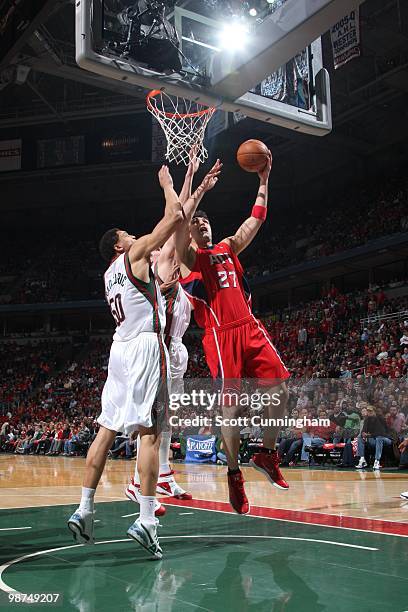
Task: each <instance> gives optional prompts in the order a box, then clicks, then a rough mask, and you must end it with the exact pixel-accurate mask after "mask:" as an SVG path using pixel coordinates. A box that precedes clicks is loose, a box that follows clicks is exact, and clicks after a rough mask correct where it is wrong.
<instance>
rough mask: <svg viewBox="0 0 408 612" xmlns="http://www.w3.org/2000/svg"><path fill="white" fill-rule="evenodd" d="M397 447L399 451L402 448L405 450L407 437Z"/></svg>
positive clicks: (402, 450) (401, 450)
mask: <svg viewBox="0 0 408 612" xmlns="http://www.w3.org/2000/svg"><path fill="white" fill-rule="evenodd" d="M398 448H399V451H400V453H403V452H404V450H406V449H407V448H408V438H406V439H405V440H403V441H402V442H401V444H400V445H399V447H398Z"/></svg>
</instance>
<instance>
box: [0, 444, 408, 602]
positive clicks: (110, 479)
mask: <svg viewBox="0 0 408 612" xmlns="http://www.w3.org/2000/svg"><path fill="white" fill-rule="evenodd" d="M174 467H175V469H176V471H177V480H178V481H179V482H180V484H181V485H182V486H184V487H185V488H186V489H187V490H189V491H190V492H191V493H192V494H193V497H194V499H193V500H192V501H188V502H179V501H177V500H173V499H171V498H165V499H163V502H164V503H165V504H166V508H167V513H166V515H165V516H164V517H162V518H161V519H160V521H161V524H162V526H161V527H160V529H159V535H160V538H161V540H162V545H163V550H164V558H163V560H162V561H160V562H154V561H151V560H150V559H149V558H146V555H145V553H144V551H143V549H140V548H139V547H138V546H137V545H136V544H135V543H134V542H132V541H131V540H128V539H127V538H126V529H127V528H128V526H129V525H130V523H131V522H133V520H135V518H136V516H137V512H138V509H139V508H138V506H137V505H136V504H133V503H132V502H130V501H127V500H126V498H125V497H124V495H123V489H124V486H125V485H126V483H127V481H128V478H129V476H130V475H131V473H132V471H133V462H126V461H122V460H118V461H109V462H108V464H107V469H106V471H105V474H104V476H103V478H102V482H101V486H100V488H99V489H98V493H97V498H96V499H97V502H98V503H97V513H96V517H95V518H96V520H97V522H96V538H97V545H96V546H93V547H84V546H77V545H74V543H73V541H72V539H71V535H70V533H69V532H68V530H67V528H66V520H67V518H68V517H69V516H70V514H71V513H72V511H73V510H74V509H75V507H76V505H77V503H78V500H79V495H80V485H81V480H82V475H83V470H84V468H85V461H84V460H83V459H81V458H64V457H54V458H53V457H32V456H26V457H25V456H13V455H0V609H8V610H13V609H14V607H15V609H21V608H22V607H23V608H27V606H28V605H29V604H19V603H15V602H14V601H12V599H13V597H14V598H15V597H16V596H17V595H16V594H18V593H23V594H24V593H25V594H30V593H34V594H41V593H45V594H47V593H48V594H54V595H58V598H57V601H55V602H51V601H49V603H45V602H44V603H43V604H42V605H40V606H35V607H36V608H38V607H39V608H40V609H44V610H45V609H49V608H50V607H57V608H58V609H60V610H80V611H83V612H85V611H86V612H91V611H93V610H95V611H98V612H99V611H100V610H101V611H105V610H115V611H119V610H135V611H140V612H142V611H143V612H151V611H153V610H154V611H155V612H157V611H158V612H168V611H169V612H170V611H173V610H174V611H176V610H177V611H182V612H183V611H184V610H186V611H187V610H207V611H214V612H218V611H227V612H228V611H229V610H231V611H234V612H235V610H239V611H241V610H243V611H246V610H248V611H249V610H251V611H252V610H256V611H261V612H267V611H275V610H276V611H278V610H279V611H281V610H282V611H283V610H285V611H292V610H293V611H295V610H296V611H298V610H305V611H309V610H310V611H315V610H331V611H333V610H336V611H337V610H347V611H353V610H356V611H359V612H361V611H366V610H367V611H374V610H393V611H394V612H397V611H400V612H403V611H407V610H408V502H406V503H404V502H403V500H402V499H400V497H399V493H400V492H401V491H402V490H407V489H408V475H407V474H406V473H405V474H404V473H401V472H399V473H398V472H386V471H384V472H380V473H379V474H375V473H374V472H372V471H366V472H363V473H359V472H356V471H336V470H322V469H313V470H309V469H287V470H285V476H286V477H287V479H288V481H289V483H290V489H289V491H279V490H277V489H275V488H273V487H272V486H271V485H270V484H269V483H268V482H267V481H266V480H265V479H264V478H263V477H262V476H261V475H260V474H259V473H257V472H255V471H254V470H252V469H250V468H243V471H244V475H245V479H246V490H247V494H248V497H249V499H250V502H251V512H250V515H249V516H237V515H236V514H234V513H233V512H231V509H230V506H229V504H228V503H227V489H226V483H225V468H223V467H218V466H209V465H203V466H198V465H184V464H176V465H175V466H174Z"/></svg>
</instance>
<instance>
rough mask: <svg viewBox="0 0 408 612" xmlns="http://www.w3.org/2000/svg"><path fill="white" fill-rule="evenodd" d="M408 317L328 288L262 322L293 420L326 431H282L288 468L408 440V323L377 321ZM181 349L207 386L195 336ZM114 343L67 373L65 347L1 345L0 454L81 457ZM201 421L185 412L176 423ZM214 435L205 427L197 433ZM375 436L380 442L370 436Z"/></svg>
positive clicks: (393, 304) (377, 301) (78, 353)
mask: <svg viewBox="0 0 408 612" xmlns="http://www.w3.org/2000/svg"><path fill="white" fill-rule="evenodd" d="M407 309H408V300H407V298H398V299H395V300H392V299H391V300H390V299H388V298H387V297H386V295H385V293H384V292H383V291H382V290H381V289H377V290H370V291H366V292H355V293H352V294H349V295H342V294H341V293H339V292H338V291H337V290H336V289H335V288H332V289H331V290H330V292H329V294H328V295H327V296H325V297H323V298H322V299H320V300H317V301H314V302H310V303H308V304H305V305H302V306H300V307H296V308H292V309H285V310H282V311H280V312H278V313H275V314H274V315H270V316H268V317H265V318H264V324H265V326H266V328H267V329H268V331H269V333H270V335H271V337H272V340H273V342H274V344H275V345H276V347H277V348H278V350H279V351H280V354H281V355H282V357H283V359H284V361H285V363H286V364H287V366H288V368H289V370H290V372H291V374H292V376H291V380H290V390H291V393H290V400H289V415H290V416H291V417H293V418H297V417H307V418H309V419H315V418H327V419H329V421H330V424H329V425H327V426H323V427H322V426H319V425H313V426H307V427H304V428H303V429H299V428H297V427H288V428H283V430H282V432H281V436H280V451H281V454H282V457H283V459H284V461H285V462H286V463H288V464H289V463H292V462H293V461H295V460H296V459H297V460H301V457H302V456H303V458H305V453H307V452H310V454H312V453H311V451H312V450H313V449H314V447H318V448H320V447H321V446H322V445H324V444H327V443H331V444H339V443H341V444H349V445H350V444H351V443H352V441H353V440H355V441H356V444H355V448H354V454H355V455H356V456H357V457H358V456H362V457H363V458H364V461H365V457H364V454H362V453H364V452H365V451H364V448H365V442H367V448H370V445H371V446H372V445H373V444H374V447H373V450H374V452H375V453H376V455H375V457H377V456H378V455H380V457H381V454H382V451H383V448H387V447H388V446H390V447H392V448H393V449H394V450H395V445H396V444H397V443H398V442H400V441H401V439H402V438H403V437H404V436H405V435H406V433H407V432H408V428H407V417H408V383H407V380H408V376H407V374H408V316H407V317H406V318H405V317H404V316H395V317H391V318H387V319H382V317H384V316H387V315H389V314H390V313H397V312H398V313H401V312H403V311H404V310H407ZM361 320H363V321H366V324H364V323H363V324H362V323H361ZM185 341H186V344H187V346H188V350H189V368H188V372H187V378H188V379H190V380H191V379H201V378H202V379H207V378H208V377H209V372H208V368H207V366H206V364H205V359H204V355H203V352H202V349H201V339H200V336H199V335H197V334H188V335H187V336H186V339H185ZM110 342H111V339H110V337H109V336H106V337H102V338H99V339H92V340H90V341H89V343H88V344H86V345H84V346H82V348H81V349H78V350H75V349H74V348H72V350H71V351H70V355H71V356H70V358H69V359H68V360H66V361H65V362H64V364H63V367H61V364H59V363H58V355H59V353H60V352H62V350H63V347H64V346H65V345H64V344H60V343H58V341H56V340H53V341H52V340H49V341H37V342H35V343H34V344H30V343H28V342H26V343H25V344H18V342H17V341H14V342H9V343H3V344H1V345H0V359H1V361H2V363H3V364H4V367H3V368H2V371H1V374H0V423H1V424H2V428H1V433H0V449H1V450H3V451H8V452H15V453H18V454H19V453H26V454H27V453H31V454H39V453H43V454H47V455H57V454H60V455H73V454H84V453H85V452H86V449H87V447H88V444H89V443H90V441H91V440H92V437H93V435H94V434H95V432H96V430H97V424H96V417H97V415H98V413H99V411H100V396H101V392H102V387H103V384H104V381H105V378H106V374H107V364H108V357H109V348H110ZM72 355H74V358H72ZM371 406H374V409H375V412H376V414H375V415H371V416H375V417H376V418H377V419H379V420H380V421H381V420H382V421H381V423H380V424H379V422H378V423H377V422H376V427H375V429H373V426H372V423H373V422H374V421H372V422H370V421H369V422H368V424H367V422H366V421H365V420H364V419H365V417H366V416H367V417H368V416H369V415H368V414H367V412H366V411H367V410H371ZM198 414H199V411H198V410H197V409H191V408H186V409H185V410H184V412H183V413H180V414H179V416H180V417H183V416H187V417H194V416H197V415H198ZM207 416H211V414H208V413H207ZM204 429H205V428H204ZM85 430H88V431H89V435H88V434H87V435H85V433H86V432H85ZM212 431H213V430H212V428H211V427H209V428H207V430H203V429H202V430H201V431H200V433H211V432H212ZM373 431H375V432H377V434H378V435H377V436H373V435H371V436H370V435H369V434H373ZM81 432H82V433H81ZM84 432H85V433H84ZM174 433H175V435H176V436H182V437H183V436H185V435H187V434H188V433H189V431H188V429H187V430H186V429H185V428H183V427H180V428H175V431H174ZM249 436H250V438H251V439H252V440H254V441H259V440H260V439H261V437H262V433H261V431H260V430H259V431H257V430H256V428H255V429H252V430H251V431H250V432H249ZM377 438H378V439H379V441H378V443H377ZM380 447H381V448H380ZM305 449H306V450H305ZM111 454H112V456H113V457H116V456H119V455H121V454H123V455H124V456H126V457H128V458H130V457H131V456H132V455H133V454H134V444H133V441H132V440H129V439H128V438H127V437H118V439H117V440H116V441H115V445H114V447H113V448H112V453H111ZM309 458H310V457H309ZM375 460H376V461H377V460H379V459H375ZM404 461H405V459H404V460H403V461H402V463H404ZM406 463H407V464H408V459H407V461H406Z"/></svg>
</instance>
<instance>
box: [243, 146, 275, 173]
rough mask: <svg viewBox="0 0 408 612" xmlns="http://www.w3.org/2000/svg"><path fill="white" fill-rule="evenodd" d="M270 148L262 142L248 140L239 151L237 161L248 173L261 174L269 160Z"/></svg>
mask: <svg viewBox="0 0 408 612" xmlns="http://www.w3.org/2000/svg"><path fill="white" fill-rule="evenodd" d="M268 155H269V151H268V147H267V146H266V144H264V143H263V142H261V141H260V140H246V141H245V142H243V143H242V145H241V146H240V147H239V149H238V151H237V161H238V163H239V165H240V166H241V168H242V169H243V170H246V172H260V171H261V170H263V169H264V168H265V165H266V162H267V160H268Z"/></svg>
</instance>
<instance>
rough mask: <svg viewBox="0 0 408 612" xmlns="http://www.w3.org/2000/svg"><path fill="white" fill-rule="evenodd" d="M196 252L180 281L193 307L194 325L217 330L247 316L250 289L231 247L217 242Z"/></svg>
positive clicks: (248, 313) (249, 309)
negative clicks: (193, 259)
mask: <svg viewBox="0 0 408 612" xmlns="http://www.w3.org/2000/svg"><path fill="white" fill-rule="evenodd" d="M196 253H197V255H196V262H195V265H194V268H193V270H192V271H191V272H190V274H189V275H188V276H187V277H186V278H183V279H180V282H181V284H182V286H183V289H184V291H185V292H186V294H187V296H188V297H189V299H190V300H191V302H192V304H193V306H194V318H195V320H196V322H197V325H199V326H200V327H204V328H211V327H213V328H214V327H220V326H222V325H225V324H227V323H232V322H233V321H239V320H240V319H244V318H246V317H248V316H250V315H251V314H252V313H251V307H250V302H251V295H250V291H249V286H248V283H247V281H246V279H245V277H244V272H243V269H242V266H241V263H240V261H239V259H238V257H237V256H236V255H235V253H234V252H233V250H232V249H231V247H230V246H229V245H228V244H227V243H226V242H220V243H218V244H215V245H213V246H211V247H209V248H207V249H197V251H196Z"/></svg>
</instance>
